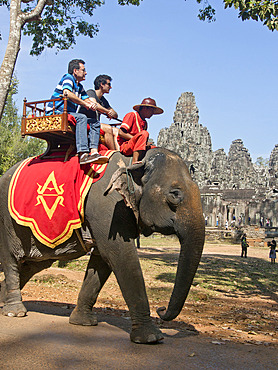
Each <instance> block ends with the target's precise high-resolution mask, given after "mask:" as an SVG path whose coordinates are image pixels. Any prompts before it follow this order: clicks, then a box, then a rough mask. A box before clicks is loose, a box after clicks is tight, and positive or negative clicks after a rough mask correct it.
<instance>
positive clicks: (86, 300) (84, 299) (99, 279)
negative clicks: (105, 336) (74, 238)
mask: <svg viewBox="0 0 278 370" xmlns="http://www.w3.org/2000/svg"><path fill="white" fill-rule="evenodd" d="M111 271H112V270H111V268H110V267H109V266H108V265H107V263H106V262H105V261H104V260H103V259H102V258H101V256H100V255H99V254H91V257H90V261H89V264H88V266H87V271H86V274H85V278H84V281H83V284H82V287H81V290H80V293H79V296H78V301H77V306H76V307H75V309H74V310H73V311H72V313H71V315H70V318H69V322H70V324H75V325H97V317H96V315H95V314H94V313H93V312H92V308H93V306H94V304H95V303H96V300H97V297H98V294H99V292H100V290H101V288H102V287H103V285H104V284H105V282H106V280H107V279H108V277H109V276H110V274H111Z"/></svg>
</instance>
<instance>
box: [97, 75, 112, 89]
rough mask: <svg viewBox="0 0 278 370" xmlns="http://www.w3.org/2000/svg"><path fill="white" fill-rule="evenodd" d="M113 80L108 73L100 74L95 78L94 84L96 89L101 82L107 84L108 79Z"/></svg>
mask: <svg viewBox="0 0 278 370" xmlns="http://www.w3.org/2000/svg"><path fill="white" fill-rule="evenodd" d="M107 80H109V81H112V78H111V77H110V76H108V75H99V76H97V77H96V78H95V81H94V85H95V90H99V88H100V84H104V85H105V84H106V81H107Z"/></svg>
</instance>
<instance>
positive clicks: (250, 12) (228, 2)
mask: <svg viewBox="0 0 278 370" xmlns="http://www.w3.org/2000/svg"><path fill="white" fill-rule="evenodd" d="M196 1H197V3H199V4H203V9H200V13H199V18H200V19H201V20H203V21H204V20H207V21H209V22H213V21H215V10H214V9H213V7H212V6H211V5H210V4H209V1H208V0H196ZM223 2H224V7H225V9H226V8H232V7H233V8H235V9H237V10H238V11H239V13H238V17H239V18H241V19H242V20H243V21H245V20H248V19H253V20H255V21H261V22H262V23H263V25H264V26H266V27H267V28H269V29H270V30H271V31H274V30H276V31H277V30H278V1H277V0H262V1H261V0H223Z"/></svg>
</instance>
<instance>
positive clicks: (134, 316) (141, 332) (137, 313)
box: [108, 241, 163, 343]
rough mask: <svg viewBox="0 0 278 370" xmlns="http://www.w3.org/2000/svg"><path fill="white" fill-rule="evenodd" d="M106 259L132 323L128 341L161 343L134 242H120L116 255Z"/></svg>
mask: <svg viewBox="0 0 278 370" xmlns="http://www.w3.org/2000/svg"><path fill="white" fill-rule="evenodd" d="M114 252H115V250H114ZM108 258H109V262H110V263H111V266H112V269H113V272H114V273H115V275H116V278H117V281H118V283H119V286H120V288H121V291H122V294H123V297H124V299H125V301H126V304H127V306H128V308H129V313H130V317H131V321H132V330H131V333H130V339H131V340H132V341H133V342H135V343H155V342H158V341H161V340H162V339H163V334H162V332H161V331H160V330H159V329H158V327H157V326H156V325H155V324H153V322H152V320H151V317H150V308H149V302H148V297H147V293H146V288H145V282H144V279H143V274H142V270H141V266H140V262H139V258H138V255H137V250H136V247H135V244H134V241H131V242H122V243H121V245H119V248H118V250H117V253H116V255H115V253H113V255H110V256H109V257H108Z"/></svg>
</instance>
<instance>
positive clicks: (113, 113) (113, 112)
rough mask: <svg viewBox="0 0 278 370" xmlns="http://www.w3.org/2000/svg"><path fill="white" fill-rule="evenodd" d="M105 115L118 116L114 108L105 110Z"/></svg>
mask: <svg viewBox="0 0 278 370" xmlns="http://www.w3.org/2000/svg"><path fill="white" fill-rule="evenodd" d="M107 117H109V118H118V114H117V112H115V111H114V109H112V108H110V109H108V111H107Z"/></svg>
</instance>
